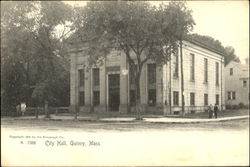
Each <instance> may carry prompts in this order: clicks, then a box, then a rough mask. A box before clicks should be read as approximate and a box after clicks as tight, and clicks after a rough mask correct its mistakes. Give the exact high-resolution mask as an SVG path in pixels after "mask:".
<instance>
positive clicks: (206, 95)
mask: <svg viewBox="0 0 250 167" xmlns="http://www.w3.org/2000/svg"><path fill="white" fill-rule="evenodd" d="M204 105H205V106H207V105H208V94H206V93H205V94H204Z"/></svg>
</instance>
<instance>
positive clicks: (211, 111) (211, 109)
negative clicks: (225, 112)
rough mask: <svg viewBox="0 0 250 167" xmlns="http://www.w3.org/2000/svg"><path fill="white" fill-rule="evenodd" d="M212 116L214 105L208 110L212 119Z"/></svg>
mask: <svg viewBox="0 0 250 167" xmlns="http://www.w3.org/2000/svg"><path fill="white" fill-rule="evenodd" d="M212 114H213V106H212V104H210V105H209V108H208V118H212Z"/></svg>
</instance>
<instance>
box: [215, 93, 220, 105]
mask: <svg viewBox="0 0 250 167" xmlns="http://www.w3.org/2000/svg"><path fill="white" fill-rule="evenodd" d="M215 99H216V101H215V104H216V105H219V104H220V95H218V94H217V95H216V97H215Z"/></svg>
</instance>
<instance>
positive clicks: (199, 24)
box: [65, 0, 249, 63]
mask: <svg viewBox="0 0 250 167" xmlns="http://www.w3.org/2000/svg"><path fill="white" fill-rule="evenodd" d="M162 2H163V3H168V1H162ZM65 3H68V4H70V5H72V6H84V5H86V3H87V2H86V1H65ZM150 3H151V4H152V5H156V6H157V5H159V4H160V3H161V1H150ZM187 7H188V8H189V9H191V10H192V11H193V12H192V15H193V18H194V20H195V23H196V25H195V26H194V29H193V31H192V33H198V34H200V35H207V36H211V37H213V38H215V39H217V40H219V41H221V43H222V45H223V46H232V47H233V48H234V49H235V53H236V55H237V56H238V57H239V58H240V60H241V62H242V63H245V59H246V58H248V57H249V3H248V1H246V0H238V1H229V0H227V1H221V0H220V1H187Z"/></svg>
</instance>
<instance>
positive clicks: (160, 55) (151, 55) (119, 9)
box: [74, 1, 194, 119]
mask: <svg viewBox="0 0 250 167" xmlns="http://www.w3.org/2000/svg"><path fill="white" fill-rule="evenodd" d="M177 16H178V17H177ZM193 24H194V21H193V19H192V16H191V11H190V10H188V9H187V8H186V7H185V3H183V2H170V4H169V5H168V6H166V5H161V6H160V7H159V8H156V7H153V6H151V5H150V4H149V3H148V2H127V1H119V2H106V1H105V2H88V3H87V5H86V6H85V7H84V8H79V9H78V10H77V12H76V20H75V22H74V25H75V28H76V34H77V36H79V40H80V41H81V42H82V43H84V44H85V46H86V54H87V55H89V56H88V58H89V62H90V65H92V64H96V63H100V62H102V60H103V59H104V58H105V57H106V56H107V55H108V54H110V53H111V52H112V51H113V50H121V51H123V53H125V55H126V57H127V59H128V61H129V65H130V68H131V69H132V71H133V77H134V79H135V83H136V89H135V94H136V108H137V109H136V110H137V113H138V115H137V118H138V119H140V107H139V105H140V103H141V101H140V82H139V81H140V76H141V70H142V67H143V65H144V64H145V63H146V62H147V61H148V60H153V61H155V62H156V63H157V64H160V63H166V62H167V61H168V60H169V56H170V55H171V54H172V53H174V52H175V51H176V48H177V43H178V40H179V38H180V37H181V36H182V35H184V34H186V33H188V32H189V31H190V30H191V29H192V26H193Z"/></svg>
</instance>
